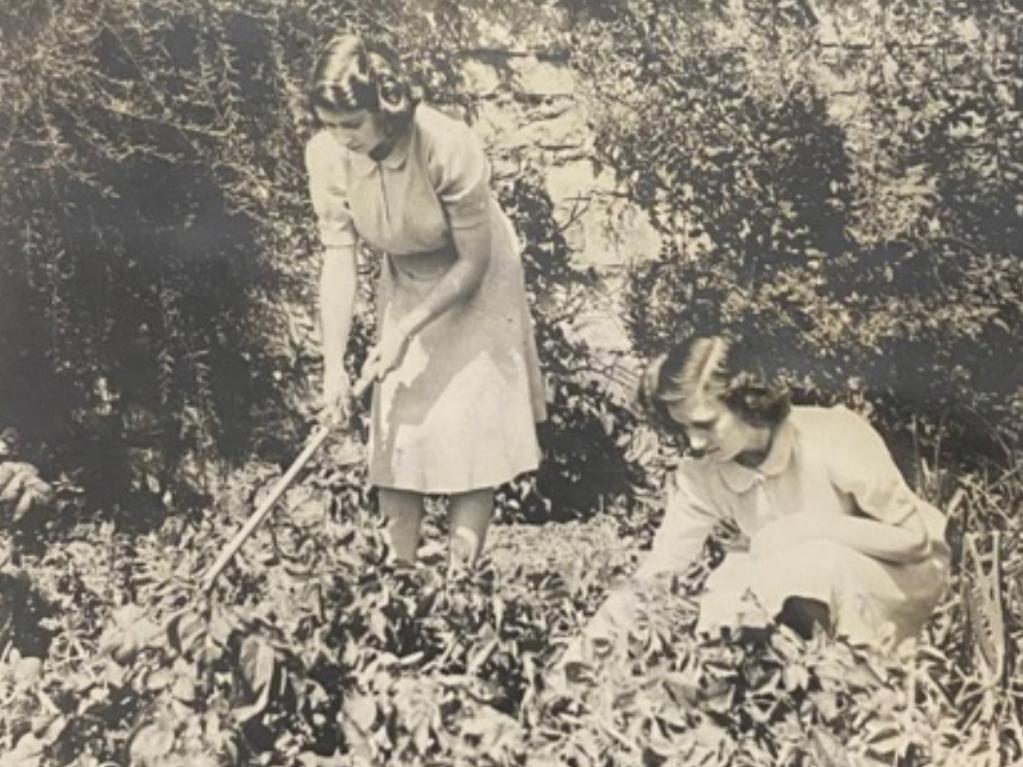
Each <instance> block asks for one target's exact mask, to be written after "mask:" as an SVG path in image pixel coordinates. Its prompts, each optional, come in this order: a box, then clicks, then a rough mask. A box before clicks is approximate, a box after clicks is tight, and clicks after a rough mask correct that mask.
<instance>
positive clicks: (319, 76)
mask: <svg viewBox="0 0 1023 767" xmlns="http://www.w3.org/2000/svg"><path fill="white" fill-rule="evenodd" d="M306 95H307V99H308V107H309V111H310V112H311V113H312V115H313V116H314V118H315V115H316V110H317V109H324V110H327V111H331V112H345V111H351V110H355V109H366V110H368V111H370V112H374V113H377V114H380V115H382V116H383V117H384V125H385V126H386V127H387V129H388V130H391V131H400V130H401V129H403V128H404V127H405V126H407V125H408V124H409V123H410V122H411V121H412V116H413V115H414V114H415V111H416V106H417V105H418V103H419V97H418V94H417V93H416V92H415V91H414V89H413V88H412V87H411V86H410V85H409V84H408V82H406V81H405V80H404V79H403V78H402V76H401V73H400V67H399V65H398V59H397V56H395V55H394V54H393V53H392V52H391V51H389V50H387V49H385V48H384V47H383V46H378V45H372V46H371V45H368V44H367V43H366V42H365V41H364V40H363V39H362V38H361V37H359V36H358V35H353V34H341V35H337V36H336V37H334V38H332V39H331V40H330V41H329V42H327V44H326V45H325V46H324V47H323V48H322V49H321V50H320V53H319V55H318V56H317V57H316V62H315V64H314V65H313V69H312V72H311V73H310V75H309V81H308V83H307V86H306Z"/></svg>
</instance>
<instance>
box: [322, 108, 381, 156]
mask: <svg viewBox="0 0 1023 767" xmlns="http://www.w3.org/2000/svg"><path fill="white" fill-rule="evenodd" d="M316 117H317V118H318V119H319V121H320V124H322V125H323V127H325V128H326V129H327V130H328V131H330V134H331V135H332V136H333V137H334V138H335V140H337V142H338V143H339V144H341V145H342V146H344V147H345V148H346V149H347V150H348V151H350V152H359V153H360V154H369V153H370V152H372V151H373V150H374V149H375V148H376V147H377V146H379V144H380V143H381V142H382V141H383V140H384V139H385V138H387V134H386V132H385V131H384V126H383V120H382V118H381V115H380V114H379V113H378V112H370V111H369V110H368V109H345V110H341V111H335V110H332V109H322V108H320V107H317V109H316Z"/></svg>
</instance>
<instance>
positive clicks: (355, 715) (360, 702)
mask: <svg viewBox="0 0 1023 767" xmlns="http://www.w3.org/2000/svg"><path fill="white" fill-rule="evenodd" d="M343 710H344V715H345V719H346V720H348V721H350V722H352V724H354V725H355V726H356V727H357V728H358V729H359V731H360V732H362V733H368V732H369V731H370V730H371V729H372V728H373V725H374V723H375V722H376V719H377V704H376V701H375V700H373V698H372V697H371V696H369V695H354V696H352V697H350V698H349V699H348V700H346V701H345V704H344V709H343Z"/></svg>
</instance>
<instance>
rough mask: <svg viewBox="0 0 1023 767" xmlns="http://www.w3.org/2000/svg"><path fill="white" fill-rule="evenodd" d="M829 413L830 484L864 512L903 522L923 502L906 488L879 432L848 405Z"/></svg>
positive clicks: (892, 521) (833, 409) (880, 517)
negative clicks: (830, 427)
mask: <svg viewBox="0 0 1023 767" xmlns="http://www.w3.org/2000/svg"><path fill="white" fill-rule="evenodd" d="M830 413H831V414H832V415H833V417H834V427H833V429H832V430H831V433H832V435H833V436H832V437H831V440H830V441H831V444H832V445H834V450H833V452H832V454H831V459H830V460H829V473H830V476H831V482H832V484H834V485H835V487H836V488H837V489H838V490H839V491H841V492H844V493H847V494H849V495H851V496H852V497H853V499H854V500H855V501H856V505H857V507H858V508H859V509H860V511H862V512H863V513H864V514H867V515H868V516H870V517H873V518H874V519H877V520H879V521H881V522H887V523H888V524H891V525H898V524H901V523H902V522H904V521H906V519H907V518H908V517H909V516H910V515H911V514H912V513H913V512H914V511H916V510H917V509H918V508H919V507H920V506H922V505H923V504H924V501H922V500H921V499H920V498H918V497H917V495H916V494H915V493H914V492H913V491H912V490H910V489H909V486H908V485H907V484H906V480H905V479H904V478H903V476H902V473H901V472H900V471H899V468H898V466H896V465H895V459H893V458H892V455H891V453H890V452H889V451H888V447H887V446H886V445H885V443H884V440H883V439H882V438H881V435H880V434H878V433H877V431H876V430H875V429H874V427H873V426H871V425H870V424H869V423H868V422H867V420H866V419H865V418H863V416H861V415H858V414H856V413H854V412H853V411H851V410H849V409H848V408H845V407H842V406H838V407H835V408H832V409H831V411H830Z"/></svg>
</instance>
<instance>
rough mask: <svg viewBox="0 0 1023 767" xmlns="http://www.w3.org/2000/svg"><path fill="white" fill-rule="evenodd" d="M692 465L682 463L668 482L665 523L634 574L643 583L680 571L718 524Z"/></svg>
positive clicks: (699, 550)
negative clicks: (658, 576)
mask: <svg viewBox="0 0 1023 767" xmlns="http://www.w3.org/2000/svg"><path fill="white" fill-rule="evenodd" d="M696 471H698V469H695V468H693V462H691V461H684V462H683V463H682V465H681V466H680V467H679V469H678V471H676V472H675V474H674V475H673V476H672V477H671V479H670V480H669V482H668V487H667V493H666V496H665V509H664V520H663V521H662V522H661V526H660V527H659V528H658V529H657V533H656V534H655V535H654V543H653V547H652V548H651V550H650V553H649V554H648V555H647V557H646V559H644V560H643V562H642V564H641V565H640V567H639V570H638V571H637V572H636V578H639V579H643V578H649V577H651V576H654V575H656V574H658V573H662V572H672V571H681V570H684V569H686V568H687V567H689V565H690V564H692V563H693V561H694V560H695V559H696V558H697V557H698V556H699V555H700V552H701V551H702V550H703V544H704V543H705V542H706V540H707V537H708V536H709V535H710V534H711V532H713V530H714V527H715V526H716V525H717V524H718V522H719V521H720V517H719V516H718V515H717V514H715V513H714V511H713V509H712V507H711V505H710V504H709V503H708V502H707V500H706V498H705V494H704V493H703V492H701V490H700V484H701V483H700V482H699V480H698V479H697V477H695V476H694V473H695V472H696Z"/></svg>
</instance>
